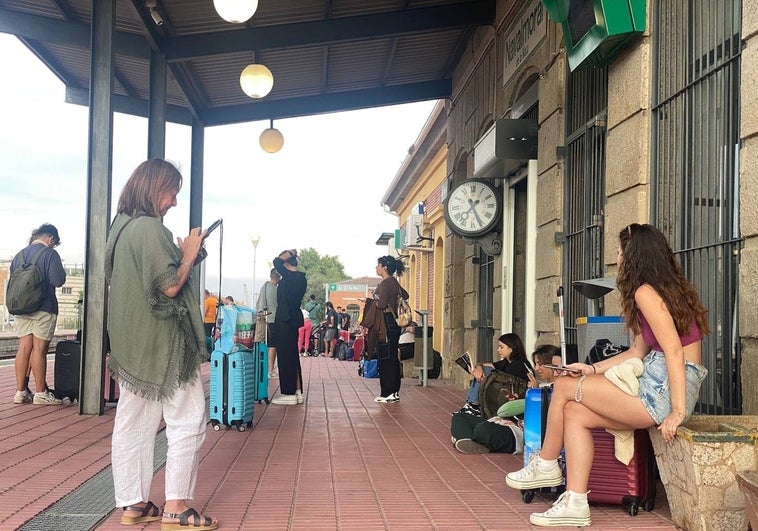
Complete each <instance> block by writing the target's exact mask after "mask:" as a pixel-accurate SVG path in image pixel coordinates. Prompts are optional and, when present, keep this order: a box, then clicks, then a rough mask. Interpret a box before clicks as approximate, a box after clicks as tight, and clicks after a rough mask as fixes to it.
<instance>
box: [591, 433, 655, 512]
mask: <svg viewBox="0 0 758 531" xmlns="http://www.w3.org/2000/svg"><path fill="white" fill-rule="evenodd" d="M592 440H593V442H594V444H595V459H594V462H593V464H592V470H591V471H590V481H589V490H590V493H589V495H588V496H587V498H588V499H589V501H590V502H594V503H610V504H614V505H623V506H624V508H625V509H626V510H627V511H628V512H629V514H630V515H632V516H636V515H637V513H638V512H639V508H640V507H642V508H644V509H645V510H646V511H652V510H653V509H654V508H655V485H656V468H655V466H656V465H655V457H654V456H653V452H652V446H651V444H650V437H649V436H648V434H647V430H635V432H634V457H632V460H631V461H630V462H629V465H625V464H624V463H622V462H621V461H619V460H618V459H616V456H615V438H614V436H613V435H611V434H610V433H608V432H607V431H605V430H602V429H597V430H592Z"/></svg>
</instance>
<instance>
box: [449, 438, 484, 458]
mask: <svg viewBox="0 0 758 531" xmlns="http://www.w3.org/2000/svg"><path fill="white" fill-rule="evenodd" d="M455 449H456V450H458V451H459V452H461V453H462V454H488V453H490V449H489V448H488V447H487V446H485V445H483V444H481V443H478V442H476V441H472V440H471V439H458V440H457V441H455Z"/></svg>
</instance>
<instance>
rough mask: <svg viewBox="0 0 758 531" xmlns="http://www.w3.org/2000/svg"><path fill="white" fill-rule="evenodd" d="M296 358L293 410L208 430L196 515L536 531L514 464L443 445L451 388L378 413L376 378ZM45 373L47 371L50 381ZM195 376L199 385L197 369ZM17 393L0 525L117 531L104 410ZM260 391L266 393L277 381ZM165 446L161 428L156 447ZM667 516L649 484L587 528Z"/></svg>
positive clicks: (288, 525) (233, 523) (159, 495)
mask: <svg viewBox="0 0 758 531" xmlns="http://www.w3.org/2000/svg"><path fill="white" fill-rule="evenodd" d="M301 359H302V362H303V378H304V381H305V392H306V397H307V399H306V403H305V404H304V405H302V406H276V405H268V406H267V405H265V404H262V405H260V406H256V410H255V419H254V422H255V426H254V428H253V429H252V430H249V431H246V432H243V433H240V432H237V431H234V430H222V431H219V432H215V431H213V430H212V429H211V428H210V426H209V429H208V436H207V438H206V441H205V444H204V446H203V449H202V461H201V465H200V477H199V480H198V486H197V492H196V501H195V506H196V507H197V508H198V509H200V510H202V511H205V512H207V513H208V514H212V515H213V516H215V517H217V518H218V519H219V521H220V523H221V529H242V530H247V529H261V530H287V529H290V530H304V531H313V530H361V531H371V530H402V531H406V530H427V529H434V530H451V531H453V530H454V531H464V530H509V531H517V530H522V529H523V530H527V529H538V528H533V527H532V526H531V525H530V524H529V514H530V513H531V512H534V511H541V510H544V509H545V508H546V507H547V503H548V501H551V500H547V499H546V498H543V497H542V496H539V495H538V496H536V497H535V499H534V501H533V502H532V503H531V504H525V503H524V502H523V501H522V499H521V494H520V492H518V491H514V490H512V489H510V488H508V487H506V485H505V482H504V475H505V473H506V472H507V471H511V470H514V469H516V468H519V467H520V466H521V465H522V459H523V456H521V455H517V456H512V455H506V454H488V455H463V454H461V453H459V452H457V451H456V450H455V449H454V448H453V447H452V446H451V444H450V413H451V412H452V411H454V410H457V409H458V408H459V407H460V406H461V404H462V402H463V397H464V395H465V393H464V392H463V391H462V390H460V389H456V388H454V387H453V386H452V385H450V384H449V383H448V382H446V381H443V380H430V381H429V386H428V387H426V388H423V387H420V386H418V385H417V382H418V380H415V379H410V378H407V379H404V380H403V388H402V390H401V397H402V400H401V402H399V403H396V404H377V403H375V402H374V401H373V399H374V397H375V396H376V394H377V393H378V389H379V381H378V380H377V379H370V380H367V379H363V378H360V377H359V376H358V375H357V371H356V368H357V363H355V362H339V361H335V360H331V359H326V358H301ZM52 374H53V371H52V364H50V366H49V368H48V378H49V381H50V382H52ZM203 378H204V381H205V383H206V389H207V381H208V366H207V365H205V366H204V368H203ZM14 387H15V383H14V376H13V368H12V366H0V529H2V530H3V531H5V530H10V529H25V530H26V529H40V530H45V531H51V530H54V529H61V530H66V531H72V530H75V529H103V530H116V529H118V530H123V529H125V528H124V527H123V526H121V525H120V524H119V518H120V511H115V510H113V507H112V503H113V502H112V496H113V494H112V484H111V480H110V433H111V429H112V423H113V418H114V413H115V409H114V408H113V407H108V409H107V410H106V414H105V415H103V416H100V417H90V416H80V415H78V409H77V407H76V406H34V405H15V404H13V403H12V396H13V390H14ZM269 391H270V395H271V396H276V394H277V392H278V380H272V381H271V382H270V386H269ZM164 440H165V439H163V437H162V433H159V434H158V445H157V448H159V449H160V448H161V446H162V444H163V443H162V442H161V441H164ZM156 453H157V454H160V453H161V452H160V451H157V452H156ZM161 465H162V461H161V457H160V456H159V455H156V469H157V472H156V476H155V481H154V482H153V489H152V495H151V499H152V500H153V501H154V502H155V503H156V504H159V505H160V504H161V503H162V502H163V501H164V500H163V482H164V477H163V469H162V467H161ZM670 516H671V515H670V511H669V508H668V505H667V503H666V500H665V494H664V492H663V489H662V488H661V487H660V485H659V489H658V497H657V499H656V504H655V509H654V510H653V511H652V512H650V513H648V512H645V511H640V513H639V515H638V516H636V517H632V516H629V515H628V514H627V513H626V512H625V511H624V510H623V509H622V508H621V507H616V506H610V505H602V506H596V507H593V509H592V520H593V525H592V528H593V529H598V530H602V531H606V530H617V529H618V530H620V529H626V530H640V531H642V530H651V529H656V530H659V529H677V528H676V526H674V525H673V523H672V522H671V518H670ZM130 529H148V530H149V529H155V530H158V529H160V524H159V523H157V522H156V523H152V524H149V525H146V526H142V527H141V526H132V527H131V528H130Z"/></svg>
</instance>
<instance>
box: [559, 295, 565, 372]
mask: <svg viewBox="0 0 758 531" xmlns="http://www.w3.org/2000/svg"><path fill="white" fill-rule="evenodd" d="M558 317H559V319H560V324H559V328H560V330H559V332H560V336H561V365H566V311H565V309H564V307H563V286H558Z"/></svg>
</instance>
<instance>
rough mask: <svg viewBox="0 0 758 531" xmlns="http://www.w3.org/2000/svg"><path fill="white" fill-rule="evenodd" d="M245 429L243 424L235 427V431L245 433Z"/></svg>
mask: <svg viewBox="0 0 758 531" xmlns="http://www.w3.org/2000/svg"><path fill="white" fill-rule="evenodd" d="M246 429H247V428H246V426H245V425H244V424H238V425H237V431H245V430H246Z"/></svg>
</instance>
